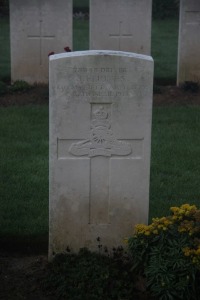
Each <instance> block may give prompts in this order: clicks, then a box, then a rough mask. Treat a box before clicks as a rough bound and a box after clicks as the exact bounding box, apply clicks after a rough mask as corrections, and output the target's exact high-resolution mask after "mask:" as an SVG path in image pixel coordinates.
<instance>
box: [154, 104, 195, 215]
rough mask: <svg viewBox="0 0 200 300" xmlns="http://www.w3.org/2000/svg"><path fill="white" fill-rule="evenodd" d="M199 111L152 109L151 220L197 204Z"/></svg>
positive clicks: (188, 108) (191, 108) (184, 108)
mask: <svg viewBox="0 0 200 300" xmlns="http://www.w3.org/2000/svg"><path fill="white" fill-rule="evenodd" d="M199 130H200V107H195V106H193V107H176V108H174V107H165V108H155V109H154V113H153V128H152V156H151V189H150V218H151V217H154V216H162V215H165V214H166V213H167V211H168V209H169V207H170V206H175V205H180V204H183V203H190V204H197V205H199V203H200V184H199V178H200V156H199V153H200V135H199V133H198V132H199Z"/></svg>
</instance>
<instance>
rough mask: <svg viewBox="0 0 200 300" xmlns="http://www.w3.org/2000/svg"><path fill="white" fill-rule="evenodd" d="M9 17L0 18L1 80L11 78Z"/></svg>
mask: <svg viewBox="0 0 200 300" xmlns="http://www.w3.org/2000/svg"><path fill="white" fill-rule="evenodd" d="M9 30H10V29H9V22H8V18H3V17H1V18H0V80H6V81H7V80H8V79H9V78H10V32H9Z"/></svg>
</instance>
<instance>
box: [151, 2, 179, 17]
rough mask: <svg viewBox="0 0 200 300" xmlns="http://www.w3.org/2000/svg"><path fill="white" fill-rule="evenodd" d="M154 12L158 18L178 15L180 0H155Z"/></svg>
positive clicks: (154, 15)
mask: <svg viewBox="0 0 200 300" xmlns="http://www.w3.org/2000/svg"><path fill="white" fill-rule="evenodd" d="M152 14H153V18H156V19H166V18H171V17H178V15H179V0H153V7H152Z"/></svg>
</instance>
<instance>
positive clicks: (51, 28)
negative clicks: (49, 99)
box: [10, 0, 72, 83]
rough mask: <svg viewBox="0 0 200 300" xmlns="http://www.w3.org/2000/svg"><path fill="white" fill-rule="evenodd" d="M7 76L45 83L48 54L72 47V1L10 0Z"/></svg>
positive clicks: (14, 79)
mask: <svg viewBox="0 0 200 300" xmlns="http://www.w3.org/2000/svg"><path fill="white" fill-rule="evenodd" d="M10 37H11V40H10V41H11V78H12V81H16V80H25V81H27V82H29V83H35V82H39V83H47V82H48V54H49V53H50V52H55V53H61V52H64V49H63V48H64V47H66V46H69V47H72V0H57V1H54V0H43V1H42V0H10Z"/></svg>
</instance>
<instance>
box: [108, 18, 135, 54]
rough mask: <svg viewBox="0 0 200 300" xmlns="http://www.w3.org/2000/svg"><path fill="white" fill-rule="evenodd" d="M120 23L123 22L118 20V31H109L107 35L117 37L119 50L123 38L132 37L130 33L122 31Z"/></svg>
mask: <svg viewBox="0 0 200 300" xmlns="http://www.w3.org/2000/svg"><path fill="white" fill-rule="evenodd" d="M122 24H123V22H122V21H120V22H119V30H118V33H111V34H110V35H109V36H110V37H111V38H115V39H118V48H119V50H121V46H122V43H123V39H127V38H132V37H133V35H132V34H131V33H124V32H123V28H122Z"/></svg>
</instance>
